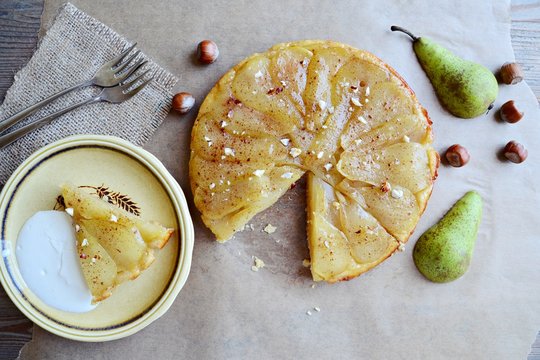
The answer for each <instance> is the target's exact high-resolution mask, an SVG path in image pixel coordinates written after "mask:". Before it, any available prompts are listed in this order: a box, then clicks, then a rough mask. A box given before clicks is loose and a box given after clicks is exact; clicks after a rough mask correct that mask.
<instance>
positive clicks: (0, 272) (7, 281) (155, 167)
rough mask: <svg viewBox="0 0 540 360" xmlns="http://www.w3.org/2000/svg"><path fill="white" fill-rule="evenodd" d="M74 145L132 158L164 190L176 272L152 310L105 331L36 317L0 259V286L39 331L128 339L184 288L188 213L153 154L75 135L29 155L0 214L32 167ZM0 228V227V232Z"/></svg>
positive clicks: (117, 141) (3, 195) (111, 139)
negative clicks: (173, 216) (172, 219)
mask: <svg viewBox="0 0 540 360" xmlns="http://www.w3.org/2000/svg"><path fill="white" fill-rule="evenodd" d="M77 145H97V146H104V147H109V148H112V149H115V150H119V151H120V152H122V153H124V154H126V155H128V156H131V157H134V158H135V159H136V160H138V161H139V162H140V163H142V165H143V166H145V167H146V168H147V169H148V170H150V171H151V172H152V173H153V174H154V175H155V176H156V178H157V179H158V181H159V182H160V183H161V184H162V185H163V186H164V188H165V190H166V192H167V194H168V195H169V198H170V200H171V204H172V205H173V207H174V209H175V211H176V213H177V214H178V215H177V221H178V224H179V228H180V229H179V230H180V231H179V234H178V241H179V248H180V253H179V255H178V260H177V267H176V272H175V273H174V274H173V276H172V277H171V280H170V284H169V286H168V287H167V288H166V289H165V290H164V292H163V293H162V295H161V296H160V298H158V299H157V300H156V302H155V303H154V304H153V306H152V308H151V309H150V310H149V311H148V312H147V313H146V314H144V315H142V316H141V317H140V318H138V319H136V320H134V321H133V322H131V323H128V324H126V325H123V326H119V327H115V328H112V329H106V330H92V331H87V330H82V329H76V328H69V327H65V326H62V325H61V324H58V323H56V322H53V321H51V320H50V319H47V317H46V316H44V315H42V314H39V313H38V312H37V311H36V310H35V309H32V308H31V307H30V306H29V305H28V302H27V301H25V300H24V299H23V298H22V296H21V295H20V293H19V291H18V290H17V287H16V285H15V284H14V282H13V281H12V280H11V277H10V276H9V274H8V270H7V268H6V264H5V261H4V259H0V260H1V261H0V283H1V284H2V287H3V288H4V290H5V291H6V293H7V295H8V297H9V298H10V300H11V301H12V302H13V303H14V304H15V306H16V307H17V308H18V309H19V311H21V312H22V313H23V314H24V315H25V316H26V317H27V318H29V319H30V320H31V321H32V322H33V323H34V324H36V325H38V326H39V327H41V328H43V329H45V330H47V331H49V332H51V333H53V334H55V335H58V336H61V337H64V338H68V339H71V340H78V341H83V342H100V341H111V340H116V339H120V338H124V337H127V336H129V335H132V334H134V333H136V332H138V331H140V330H142V329H143V328H145V327H146V326H148V325H150V324H151V323H152V322H154V321H155V320H157V319H158V318H160V317H161V316H162V315H163V314H165V312H167V310H168V309H169V308H170V307H171V305H172V304H173V302H174V300H175V299H176V297H177V295H178V294H179V292H180V290H181V289H182V288H183V286H184V285H185V283H186V281H187V278H188V275H189V272H190V269H191V261H192V254H193V247H194V228H193V221H192V219H191V215H190V212H189V207H188V204H187V201H186V197H185V195H184V193H183V191H182V189H181V187H180V185H179V184H178V182H177V181H176V180H175V179H174V177H173V176H172V175H171V174H170V173H169V171H168V170H167V169H166V168H165V166H164V165H163V164H162V163H161V161H160V160H159V159H158V158H157V157H155V156H154V155H153V154H151V153H150V152H148V151H147V150H145V149H143V148H142V147H140V146H137V145H134V144H132V143H130V142H128V141H126V140H123V139H121V138H118V137H115V136H105V135H75V136H69V137H66V138H64V139H61V140H59V141H55V142H53V143H51V144H48V145H46V146H44V147H42V148H40V149H38V150H37V151H35V152H34V153H33V154H32V155H30V156H29V157H28V158H27V159H26V160H25V161H24V162H23V163H22V164H21V165H19V166H18V167H17V169H16V170H15V171H14V172H13V174H12V175H11V176H10V177H9V179H8V180H7V181H6V183H5V185H4V187H3V189H2V191H1V192H0V211H1V212H3V210H2V209H3V208H4V207H5V206H6V204H5V203H6V201H7V200H8V199H9V197H10V194H11V193H12V191H13V190H14V186H15V185H16V184H17V183H18V182H19V181H20V180H21V179H22V177H24V176H25V174H26V173H27V172H28V170H29V169H31V168H32V166H33V165H34V164H35V163H36V162H38V161H40V160H42V159H43V158H45V157H46V156H48V155H50V153H52V152H53V151H57V150H61V149H66V148H69V147H73V146H77ZM2 226H3V224H0V228H1V227H2ZM0 241H1V244H0V245H1V246H0V247H1V248H2V249H3V248H4V246H5V242H7V240H4V239H0Z"/></svg>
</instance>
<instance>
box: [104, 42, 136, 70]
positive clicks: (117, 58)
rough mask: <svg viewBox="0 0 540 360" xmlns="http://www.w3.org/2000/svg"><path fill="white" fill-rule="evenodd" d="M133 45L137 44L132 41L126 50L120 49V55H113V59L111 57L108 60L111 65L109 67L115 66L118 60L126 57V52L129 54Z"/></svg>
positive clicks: (118, 62)
mask: <svg viewBox="0 0 540 360" xmlns="http://www.w3.org/2000/svg"><path fill="white" fill-rule="evenodd" d="M135 46H137V43H136V42H134V43H133V44H132V45H131V46H130V47H128V48H127V49H126V50H124V51H122V53H121V54H120V55H118V56H117V57H115V58H114V59H112V60H111V61H110V62H111V63H112V66H111V67H115V66H117V65H118V64H120V62H121V61H122V60H123V59H124V58H125V57H126V55H127V54H129V53H130V52H131V50H133V49H134V48H135Z"/></svg>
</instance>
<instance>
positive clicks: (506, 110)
mask: <svg viewBox="0 0 540 360" xmlns="http://www.w3.org/2000/svg"><path fill="white" fill-rule="evenodd" d="M499 113H500V114H501V119H503V120H504V121H506V122H509V123H511V124H514V123H517V122H518V121H519V120H521V118H522V117H523V113H522V112H520V111H519V110H518V109H517V108H516V104H515V102H514V100H510V101H507V102H505V103H504V104H503V106H501V109H500V110H499Z"/></svg>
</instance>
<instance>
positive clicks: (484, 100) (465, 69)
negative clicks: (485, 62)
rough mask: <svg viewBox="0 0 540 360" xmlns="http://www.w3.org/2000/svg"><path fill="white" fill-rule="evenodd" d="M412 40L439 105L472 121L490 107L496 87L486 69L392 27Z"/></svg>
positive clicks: (425, 39)
mask: <svg viewBox="0 0 540 360" xmlns="http://www.w3.org/2000/svg"><path fill="white" fill-rule="evenodd" d="M390 29H391V30H392V31H401V32H404V33H406V34H407V35H409V36H410V37H411V38H412V39H413V49H414V52H415V53H416V57H417V58H418V61H419V62H420V65H422V68H423V69H424V71H425V72H426V74H427V76H428V78H429V80H430V81H431V84H433V88H434V89H435V92H436V93H437V97H438V98H439V101H440V102H441V104H442V105H443V106H444V107H445V108H446V109H447V110H448V111H449V112H450V113H452V114H453V115H455V116H458V117H460V118H466V119H469V118H474V117H477V116H479V115H482V114H483V113H486V112H487V111H488V110H490V109H491V108H492V107H493V102H494V101H495V99H496V98H497V94H498V92H499V87H498V83H497V79H496V78H495V76H494V75H493V73H492V72H491V71H490V70H489V69H487V68H486V67H484V66H482V65H480V64H477V63H475V62H472V61H468V60H465V59H462V58H460V57H459V56H457V55H455V54H453V53H452V52H451V51H450V50H448V49H446V48H444V47H443V46H441V45H439V44H437V43H436V42H435V41H433V40H431V39H428V38H425V37H416V36H414V35H413V34H411V33H410V32H409V31H408V30H405V29H403V28H401V27H399V26H392V27H391V28H390Z"/></svg>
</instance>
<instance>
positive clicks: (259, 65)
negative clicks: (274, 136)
mask: <svg viewBox="0 0 540 360" xmlns="http://www.w3.org/2000/svg"><path fill="white" fill-rule="evenodd" d="M269 68H270V59H269V58H268V57H265V56H261V55H256V56H253V57H252V58H251V59H249V60H248V61H247V62H246V63H245V64H244V65H243V66H242V67H241V68H240V69H238V71H237V73H236V77H235V78H234V80H233V82H232V91H233V95H234V97H235V98H236V99H238V100H240V101H241V102H242V103H243V104H244V105H246V106H248V107H250V108H253V109H256V110H258V111H260V112H262V113H264V114H266V115H268V116H270V117H272V118H274V119H277V120H278V121H280V122H285V123H286V122H292V123H293V124H295V125H296V126H302V123H303V119H302V116H301V115H300V113H299V112H298V110H297V109H296V107H295V106H294V104H293V103H292V102H291V100H290V99H289V97H288V96H287V95H286V94H285V93H284V92H283V85H282V84H280V83H275V82H274V80H273V79H272V75H271V74H270V70H269Z"/></svg>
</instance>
